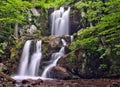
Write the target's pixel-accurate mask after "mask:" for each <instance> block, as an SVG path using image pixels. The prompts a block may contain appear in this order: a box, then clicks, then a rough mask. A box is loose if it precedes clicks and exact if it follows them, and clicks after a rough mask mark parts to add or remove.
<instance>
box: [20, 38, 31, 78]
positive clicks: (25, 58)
mask: <svg viewBox="0 0 120 87" xmlns="http://www.w3.org/2000/svg"><path fill="white" fill-rule="evenodd" d="M30 44H31V40H28V41H26V43H25V45H24V48H23V52H22V57H21V60H20V66H19V75H22V76H23V75H26V74H27V67H28V61H29V53H30V52H29V50H30Z"/></svg>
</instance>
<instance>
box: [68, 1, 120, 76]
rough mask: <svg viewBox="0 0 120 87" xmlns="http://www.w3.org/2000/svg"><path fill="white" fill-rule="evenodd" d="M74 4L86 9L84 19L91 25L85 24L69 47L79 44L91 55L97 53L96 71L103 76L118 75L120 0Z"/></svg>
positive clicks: (81, 10) (80, 8)
mask: <svg viewBox="0 0 120 87" xmlns="http://www.w3.org/2000/svg"><path fill="white" fill-rule="evenodd" d="M75 7H76V8H77V9H78V10H79V11H80V12H83V11H84V12H85V16H84V18H86V20H87V21H88V22H89V24H90V23H92V24H93V26H92V27H89V26H88V25H87V26H85V29H81V30H80V31H78V33H77V38H76V40H75V41H74V42H73V43H72V44H71V46H70V49H71V50H72V51H73V50H75V49H77V48H78V47H81V48H83V49H85V51H86V52H87V53H88V54H90V55H88V56H90V58H91V57H92V56H93V55H97V58H98V60H99V62H100V66H99V67H98V71H99V70H100V71H103V72H104V74H105V75H113V76H116V75H120V73H119V72H120V62H118V61H120V58H119V56H120V25H119V24H120V0H109V1H106V2H102V0H92V1H91V0H82V1H79V2H78V3H76V4H75ZM80 21H81V20H80ZM106 73H107V74H106Z"/></svg>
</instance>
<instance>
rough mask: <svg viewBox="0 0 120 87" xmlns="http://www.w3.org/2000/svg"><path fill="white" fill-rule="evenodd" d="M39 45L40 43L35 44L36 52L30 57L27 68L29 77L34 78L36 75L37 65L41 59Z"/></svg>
mask: <svg viewBox="0 0 120 87" xmlns="http://www.w3.org/2000/svg"><path fill="white" fill-rule="evenodd" d="M41 43H42V41H41V40H40V41H37V43H36V52H35V53H34V54H33V55H32V57H31V62H30V66H29V75H31V76H36V75H38V70H39V65H40V61H41V58H42V53H41Z"/></svg>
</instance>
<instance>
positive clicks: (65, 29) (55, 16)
mask: <svg viewBox="0 0 120 87" xmlns="http://www.w3.org/2000/svg"><path fill="white" fill-rule="evenodd" d="M69 13H70V7H69V8H68V10H66V11H64V8H63V7H61V8H60V9H59V10H55V11H54V12H53V13H52V14H51V35H69Z"/></svg>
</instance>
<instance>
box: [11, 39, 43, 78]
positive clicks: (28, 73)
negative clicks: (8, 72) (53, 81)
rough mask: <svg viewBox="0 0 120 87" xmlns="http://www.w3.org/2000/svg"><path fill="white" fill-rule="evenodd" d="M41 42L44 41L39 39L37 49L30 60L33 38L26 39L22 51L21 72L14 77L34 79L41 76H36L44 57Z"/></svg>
mask: <svg viewBox="0 0 120 87" xmlns="http://www.w3.org/2000/svg"><path fill="white" fill-rule="evenodd" d="M41 43H42V41H41V40H40V41H37V43H36V51H35V53H33V55H32V56H31V60H30V59H29V58H30V57H29V55H30V54H29V53H30V52H29V51H30V44H31V40H28V41H26V43H25V45H24V49H23V52H22V57H21V60H20V66H19V73H18V75H15V76H12V78H13V79H16V80H22V79H28V78H32V79H37V78H40V77H36V75H38V70H39V65H40V61H41V58H42V53H41ZM29 61H30V63H29ZM43 79H44V78H43Z"/></svg>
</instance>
